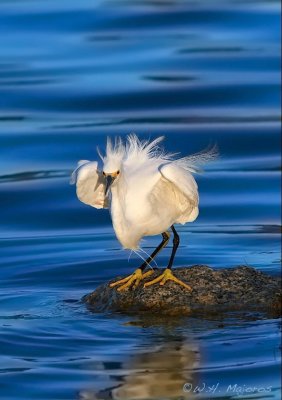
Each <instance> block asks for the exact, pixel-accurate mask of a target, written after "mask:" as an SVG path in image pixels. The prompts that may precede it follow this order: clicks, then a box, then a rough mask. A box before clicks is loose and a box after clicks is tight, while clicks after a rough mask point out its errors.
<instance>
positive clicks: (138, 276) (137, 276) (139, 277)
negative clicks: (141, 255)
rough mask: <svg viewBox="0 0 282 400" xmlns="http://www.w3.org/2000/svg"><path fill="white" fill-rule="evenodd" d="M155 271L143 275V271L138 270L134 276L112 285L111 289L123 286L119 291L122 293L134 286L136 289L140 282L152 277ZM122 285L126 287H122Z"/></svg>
mask: <svg viewBox="0 0 282 400" xmlns="http://www.w3.org/2000/svg"><path fill="white" fill-rule="evenodd" d="M152 273H153V271H148V272H145V273H144V274H143V272H142V270H141V269H140V268H138V269H137V270H136V271H134V272H133V274H131V275H129V276H127V277H126V278H123V279H120V280H119V281H116V282H113V283H110V285H109V286H110V287H114V286H117V285H121V286H120V287H119V288H118V289H117V290H118V291H119V292H121V291H122V290H125V289H127V288H129V287H131V286H132V285H133V287H134V288H136V287H137V286H138V285H139V283H140V281H142V279H144V278H147V276H150V275H152ZM122 283H123V284H124V285H122Z"/></svg>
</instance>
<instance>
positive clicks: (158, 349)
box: [79, 332, 200, 400]
mask: <svg viewBox="0 0 282 400" xmlns="http://www.w3.org/2000/svg"><path fill="white" fill-rule="evenodd" d="M151 339H152V340H151V343H146V344H144V343H143V344H141V345H140V346H138V347H137V348H136V349H135V350H134V351H133V353H134V352H135V354H133V355H132V356H130V357H128V358H127V360H125V361H123V362H122V363H121V364H120V370H118V371H117V370H113V369H112V366H111V364H110V363H108V364H107V363H104V368H105V371H107V372H108V373H109V375H110V376H111V378H112V381H113V382H114V383H113V385H112V386H111V387H107V388H105V389H102V390H100V391H96V390H95V389H93V390H91V391H89V390H82V391H81V392H80V394H79V399H80V400H94V399H95V400H98V399H99V400H102V399H115V400H118V399H123V400H129V399H130V400H141V399H142V400H145V399H154V400H157V399H171V400H172V399H180V398H181V399H194V398H195V394H193V393H187V392H184V391H183V386H184V384H185V383H190V384H192V386H193V387H195V385H196V381H197V375H196V373H195V368H197V367H198V366H199V360H200V354H199V348H198V346H197V344H196V343H194V341H193V340H191V339H187V338H184V337H182V336H181V335H177V334H176V333H175V332H174V334H170V335H164V336H159V337H155V336H154V337H153V338H151ZM144 347H145V348H146V350H145V351H144V350H142V349H144ZM140 349H141V350H140Z"/></svg>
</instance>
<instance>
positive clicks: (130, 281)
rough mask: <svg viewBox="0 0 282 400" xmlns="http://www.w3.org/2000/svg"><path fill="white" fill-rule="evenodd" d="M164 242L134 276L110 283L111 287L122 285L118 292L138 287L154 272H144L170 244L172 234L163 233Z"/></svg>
mask: <svg viewBox="0 0 282 400" xmlns="http://www.w3.org/2000/svg"><path fill="white" fill-rule="evenodd" d="M162 237H163V240H162V241H161V243H160V244H159V245H158V246H157V247H156V248H155V250H154V251H153V253H152V254H151V255H150V256H149V257H148V258H147V259H146V260H145V261H144V262H143V264H142V265H140V267H139V268H137V269H136V270H135V271H134V272H133V274H131V275H129V276H127V277H126V278H123V279H120V280H119V281H116V282H113V283H110V287H114V286H117V285H121V286H120V287H119V288H118V289H117V290H118V291H122V290H125V289H127V288H129V287H131V286H132V285H133V287H137V286H138V285H139V283H140V281H141V280H143V279H144V278H147V277H148V276H150V275H151V274H152V273H153V271H147V272H145V273H144V272H143V271H144V270H145V268H146V267H147V266H148V265H149V264H150V262H151V261H152V260H153V259H154V258H155V257H156V255H157V254H158V253H159V252H160V251H161V250H162V249H163V248H164V247H165V246H166V245H167V244H168V241H169V237H170V233H169V232H163V233H162Z"/></svg>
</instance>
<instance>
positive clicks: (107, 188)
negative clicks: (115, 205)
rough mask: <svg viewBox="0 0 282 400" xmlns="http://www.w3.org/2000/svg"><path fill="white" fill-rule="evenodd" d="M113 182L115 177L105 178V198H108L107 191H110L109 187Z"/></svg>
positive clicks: (108, 176)
mask: <svg viewBox="0 0 282 400" xmlns="http://www.w3.org/2000/svg"><path fill="white" fill-rule="evenodd" d="M114 180H115V177H113V176H111V175H107V176H106V187H105V196H108V194H109V190H110V188H111V185H112V183H113V181H114Z"/></svg>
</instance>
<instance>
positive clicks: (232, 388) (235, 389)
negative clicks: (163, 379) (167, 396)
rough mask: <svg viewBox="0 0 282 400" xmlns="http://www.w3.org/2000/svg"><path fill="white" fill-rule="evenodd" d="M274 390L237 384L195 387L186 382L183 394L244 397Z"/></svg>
mask: <svg viewBox="0 0 282 400" xmlns="http://www.w3.org/2000/svg"><path fill="white" fill-rule="evenodd" d="M271 390H272V387H271V386H253V385H249V386H248V385H238V384H237V383H235V384H231V385H228V386H225V387H223V386H221V385H220V383H219V382H217V383H215V384H206V383H205V382H202V383H200V384H198V385H193V384H192V383H189V382H186V383H185V384H184V385H183V392H185V393H195V394H197V393H198V394H200V393H209V394H215V393H216V392H217V393H220V392H221V393H232V394H237V395H242V394H245V393H248V394H254V393H270V392H271Z"/></svg>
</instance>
